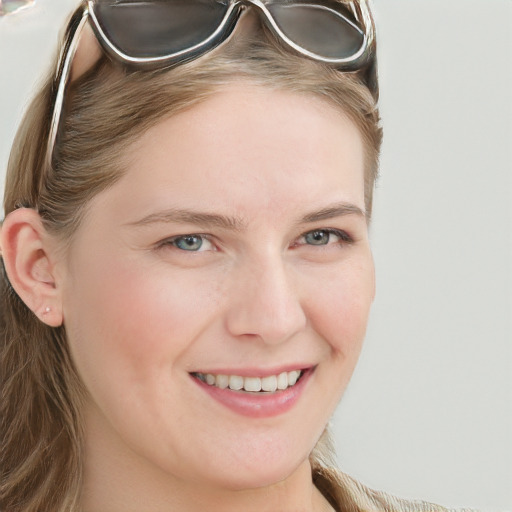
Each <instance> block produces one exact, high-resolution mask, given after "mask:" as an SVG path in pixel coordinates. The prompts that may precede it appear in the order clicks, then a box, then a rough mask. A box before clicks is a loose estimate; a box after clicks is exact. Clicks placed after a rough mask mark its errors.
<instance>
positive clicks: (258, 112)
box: [115, 82, 364, 210]
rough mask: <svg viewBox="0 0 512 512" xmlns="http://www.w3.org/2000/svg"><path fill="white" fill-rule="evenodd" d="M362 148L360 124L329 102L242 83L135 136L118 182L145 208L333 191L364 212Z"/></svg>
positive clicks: (268, 201) (300, 198)
mask: <svg viewBox="0 0 512 512" xmlns="http://www.w3.org/2000/svg"><path fill="white" fill-rule="evenodd" d="M363 153H364V151H363V143H362V139H361V136H360V133H359V130H358V128H357V127H356V126H355V124H354V123H353V122H352V121H351V120H350V119H349V118H348V117H347V116H346V115H344V114H343V113H342V112H341V111H340V110H339V109H338V108H335V107H333V106H332V105H331V104H330V103H329V102H327V101H323V100H321V99H319V98H317V97H314V96H311V95H305V94H299V93H294V92H289V91H282V90H275V89H271V88H268V87H263V86H258V85H252V84H248V83H245V82H239V83H234V84H231V85H229V86H225V87H224V88H223V89H222V90H219V91H218V92H216V93H215V94H214V95H213V96H211V97H209V98H208V99H206V100H204V101H203V102H202V103H199V104H196V105H194V106H193V107H191V108H190V109H188V110H186V111H183V112H181V113H179V114H176V115H174V116H172V117H170V118H167V119H164V120H162V121H160V122H159V123H157V124H156V125H154V126H153V127H152V128H150V129H149V130H148V131H147V132H145V133H144V134H143V135H142V136H141V137H139V138H138V139H137V140H136V141H135V142H134V143H133V144H132V145H131V146H130V148H129V149H128V151H127V153H126V154H125V155H124V157H123V164H124V167H125V170H126V172H125V174H124V176H123V178H122V179H121V180H120V181H119V182H118V184H116V185H115V187H119V190H121V189H123V188H125V193H129V194H131V195H133V196H134V198H135V195H137V197H140V198H141V200H142V198H143V197H144V196H145V197H146V198H147V200H146V202H147V203H148V206H147V207H148V208H149V206H150V204H151V203H152V202H153V203H155V202H159V203H160V202H161V203H165V202H169V201H173V202H180V201H189V202H190V201H191V200H193V198H194V197H195V201H196V202H197V203H198V204H203V205H204V204H205V203H206V204H208V205H210V206H212V207H216V208H220V207H225V206H226V203H229V204H230V205H231V207H233V208H239V209H242V210H243V209H244V208H246V207H248V206H249V205H251V204H254V203H257V204H259V207H260V208H261V207H262V206H265V205H267V206H268V205H272V204H279V203H280V204H281V205H288V206H289V207H293V205H296V203H298V202H304V201H305V200H308V201H321V200H323V199H325V200H327V199H328V198H327V197H326V196H329V195H332V196H335V197H333V198H332V199H333V202H336V201H344V200H346V201H350V202H351V203H354V204H357V205H358V206H359V207H360V208H361V209H364V186H363V181H364V180H363V168H364V157H363ZM129 190H131V192H129ZM185 198H187V199H185ZM185 206H187V207H188V206H194V205H185Z"/></svg>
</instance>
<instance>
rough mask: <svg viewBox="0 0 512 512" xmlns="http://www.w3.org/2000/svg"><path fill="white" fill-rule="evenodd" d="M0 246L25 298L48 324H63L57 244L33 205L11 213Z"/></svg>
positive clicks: (12, 280)
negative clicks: (57, 266)
mask: <svg viewBox="0 0 512 512" xmlns="http://www.w3.org/2000/svg"><path fill="white" fill-rule="evenodd" d="M0 249H1V254H2V257H3V260H4V264H5V269H6V272H7V276H8V277H9V281H10V283H11V285H12V286H13V288H14V290H15V291H16V293H17V294H18V295H19V297H20V298H21V300H22V301H23V302H24V303H25V304H26V305H27V307H28V308H29V309H30V310H32V311H33V312H34V314H35V315H36V316H37V317H38V318H39V319H40V320H41V321H42V322H44V323H45V324H47V325H49V326H51V327H58V326H59V325H61V324H62V320H63V318H62V303H61V296H60V295H61V294H60V287H59V286H58V282H57V279H56V275H55V274H56V261H57V254H58V252H57V244H56V242H55V241H54V240H53V239H52V237H50V235H49V234H48V233H47V232H46V230H45V229H44V227H43V223H42V222H41V218H40V216H39V214H38V213H37V212H36V211H35V210H33V209H30V208H20V209H18V210H14V211H13V212H11V213H9V215H7V217H6V219H5V220H4V222H3V224H2V231H1V232H0Z"/></svg>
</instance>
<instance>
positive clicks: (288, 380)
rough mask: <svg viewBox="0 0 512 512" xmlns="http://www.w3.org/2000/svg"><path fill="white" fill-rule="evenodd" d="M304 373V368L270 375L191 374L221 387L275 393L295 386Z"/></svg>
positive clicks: (206, 382) (213, 385)
mask: <svg viewBox="0 0 512 512" xmlns="http://www.w3.org/2000/svg"><path fill="white" fill-rule="evenodd" d="M303 373H304V372H303V371H302V370H292V371H290V372H282V373H280V374H278V375H269V376H268V377H241V376H240V375H223V374H219V375H215V374H212V373H199V372H194V373H192V374H191V375H192V376H193V377H195V378H196V379H198V380H200V381H201V382H204V383H205V384H207V385H209V386H212V387H216V388H220V389H230V390H232V391H243V392H249V393H265V392H267V393H274V392H276V391H284V390H286V389H288V388H291V387H293V386H295V384H296V383H297V382H298V381H299V380H300V378H301V377H302V375H303Z"/></svg>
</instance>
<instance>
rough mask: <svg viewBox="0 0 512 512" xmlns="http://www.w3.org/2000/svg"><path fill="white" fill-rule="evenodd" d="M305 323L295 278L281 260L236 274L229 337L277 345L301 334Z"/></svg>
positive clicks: (228, 318)
mask: <svg viewBox="0 0 512 512" xmlns="http://www.w3.org/2000/svg"><path fill="white" fill-rule="evenodd" d="M306 322H307V317H306V313H305V311H304V309H303V305H302V303H301V298H300V293H299V287H298V283H297V276H295V277H294V273H293V270H292V269H289V270H288V269H287V266H286V263H285V262H283V261H282V258H274V260H272V261H268V260H266V261H261V260H259V261H257V262H256V261H255V262H253V263H252V264H250V265H247V266H244V267H243V268H240V269H239V270H238V272H237V273H236V276H235V278H234V285H233V287H232V288H231V293H230V294H229V308H228V311H227V315H226V324H227V329H228V331H229V332H230V333H231V335H233V336H236V337H250V338H253V339H259V340H261V341H262V342H264V343H266V344H278V343H283V342H285V341H286V340H288V339H290V338H291V337H292V336H293V335H294V334H296V333H298V332H300V331H302V330H303V329H304V328H305V326H306Z"/></svg>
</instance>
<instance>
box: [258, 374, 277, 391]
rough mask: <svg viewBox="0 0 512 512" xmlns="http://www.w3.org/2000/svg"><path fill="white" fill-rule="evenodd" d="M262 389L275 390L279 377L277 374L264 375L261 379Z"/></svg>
mask: <svg viewBox="0 0 512 512" xmlns="http://www.w3.org/2000/svg"><path fill="white" fill-rule="evenodd" d="M261 389H262V390H263V391H275V390H276V389H277V377H276V376H275V375H272V376H271V377H263V379H261Z"/></svg>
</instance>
